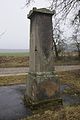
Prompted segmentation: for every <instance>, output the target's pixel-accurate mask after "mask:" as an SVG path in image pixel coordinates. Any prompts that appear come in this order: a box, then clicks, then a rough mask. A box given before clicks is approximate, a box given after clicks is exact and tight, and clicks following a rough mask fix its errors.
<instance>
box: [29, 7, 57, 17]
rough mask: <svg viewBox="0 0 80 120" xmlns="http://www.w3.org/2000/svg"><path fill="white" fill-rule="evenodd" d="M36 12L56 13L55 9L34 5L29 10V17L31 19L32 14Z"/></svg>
mask: <svg viewBox="0 0 80 120" xmlns="http://www.w3.org/2000/svg"><path fill="white" fill-rule="evenodd" d="M35 13H42V14H48V15H54V14H55V10H53V11H51V10H49V9H46V8H40V9H37V8H36V7H33V9H32V10H30V12H29V14H28V15H27V17H28V18H29V19H31V18H32V16H33V15H34V14H35Z"/></svg>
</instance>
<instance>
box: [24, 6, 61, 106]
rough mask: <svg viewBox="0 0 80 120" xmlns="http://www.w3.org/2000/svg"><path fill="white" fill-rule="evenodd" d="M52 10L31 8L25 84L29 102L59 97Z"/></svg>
mask: <svg viewBox="0 0 80 120" xmlns="http://www.w3.org/2000/svg"><path fill="white" fill-rule="evenodd" d="M53 15H54V11H50V10H49V9H46V8H41V9H37V8H33V10H31V11H30V12H29V14H28V18H29V19H30V66H29V67H30V69H29V73H28V80H27V86H26V99H27V102H29V103H34V104H37V103H40V101H43V102H44V101H45V100H47V101H48V100H49V101H50V100H51V101H52V100H56V99H59V98H60V90H59V80H58V79H56V77H55V75H54V65H53V27H52V16H53Z"/></svg>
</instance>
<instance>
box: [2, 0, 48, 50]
mask: <svg viewBox="0 0 80 120" xmlns="http://www.w3.org/2000/svg"><path fill="white" fill-rule="evenodd" d="M25 3H26V0H0V33H3V32H4V31H5V34H4V35H3V36H2V37H0V49H29V20H28V19H27V14H28V12H29V10H30V9H32V7H33V6H34V7H38V8H39V7H48V5H49V2H48V0H46V2H45V0H36V3H32V5H31V6H29V7H28V8H27V7H25V8H24V9H22V8H23V7H24V5H25Z"/></svg>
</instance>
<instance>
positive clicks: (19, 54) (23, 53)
mask: <svg viewBox="0 0 80 120" xmlns="http://www.w3.org/2000/svg"><path fill="white" fill-rule="evenodd" d="M0 56H22V57H23V56H29V52H6V53H0Z"/></svg>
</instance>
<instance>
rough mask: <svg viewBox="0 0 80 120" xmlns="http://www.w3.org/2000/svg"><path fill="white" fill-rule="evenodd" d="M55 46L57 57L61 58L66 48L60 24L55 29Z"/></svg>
mask: <svg viewBox="0 0 80 120" xmlns="http://www.w3.org/2000/svg"><path fill="white" fill-rule="evenodd" d="M53 47H54V51H55V55H56V58H59V54H60V53H63V52H64V49H65V38H64V35H63V31H61V29H60V25H59V24H57V26H56V27H55V28H54V31H53Z"/></svg>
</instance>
